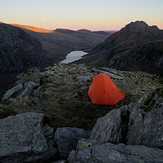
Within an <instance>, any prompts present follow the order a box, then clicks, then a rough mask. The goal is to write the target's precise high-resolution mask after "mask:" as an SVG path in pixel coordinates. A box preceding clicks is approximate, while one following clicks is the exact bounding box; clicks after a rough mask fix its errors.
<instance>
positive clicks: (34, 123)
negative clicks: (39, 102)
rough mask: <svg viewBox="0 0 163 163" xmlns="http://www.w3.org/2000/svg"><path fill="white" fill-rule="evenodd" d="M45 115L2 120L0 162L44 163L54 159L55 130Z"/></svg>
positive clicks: (29, 115) (18, 116)
mask: <svg viewBox="0 0 163 163" xmlns="http://www.w3.org/2000/svg"><path fill="white" fill-rule="evenodd" d="M43 121H44V115H43V114H40V113H34V112H30V113H24V114H18V115H16V116H9V117H7V118H4V119H1V120H0V162H2V163H14V162H15V163H16V162H39V161H40V162H42V161H45V160H47V159H49V158H51V157H53V156H54V155H55V154H56V152H57V150H56V149H55V147H54V145H55V142H54V137H53V129H52V128H51V127H49V126H48V125H47V124H44V123H43Z"/></svg>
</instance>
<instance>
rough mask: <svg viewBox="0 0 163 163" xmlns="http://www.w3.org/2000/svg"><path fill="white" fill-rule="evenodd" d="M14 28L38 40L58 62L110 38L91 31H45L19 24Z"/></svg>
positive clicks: (107, 34)
mask: <svg viewBox="0 0 163 163" xmlns="http://www.w3.org/2000/svg"><path fill="white" fill-rule="evenodd" d="M14 26H17V27H20V28H21V29H23V30H24V31H25V32H27V33H29V34H30V35H32V36H34V37H35V38H37V40H38V41H39V42H41V44H42V46H43V48H44V49H45V50H47V51H48V52H49V53H50V55H52V56H53V57H55V60H56V61H61V60H63V59H64V58H65V56H66V55H67V54H68V53H69V52H71V51H73V50H84V49H91V48H93V47H95V46H96V45H97V44H99V43H101V42H103V41H104V40H105V39H106V38H107V37H108V36H110V34H109V33H106V34H105V35H103V34H98V33H94V32H91V31H89V30H78V31H74V30H69V29H56V30H45V29H42V28H36V27H32V26H25V25H18V24H14Z"/></svg>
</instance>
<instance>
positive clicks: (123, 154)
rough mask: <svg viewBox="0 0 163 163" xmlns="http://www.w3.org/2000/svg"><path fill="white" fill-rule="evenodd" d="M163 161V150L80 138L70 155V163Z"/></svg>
mask: <svg viewBox="0 0 163 163" xmlns="http://www.w3.org/2000/svg"><path fill="white" fill-rule="evenodd" d="M162 161H163V150H160V149H156V148H149V147H145V146H140V145H124V144H111V143H99V142H96V141H95V140H86V139H80V140H79V143H78V148H77V150H76V152H75V153H74V151H73V152H71V153H70V155H69V156H68V162H69V163H88V162H89V163H99V162H101V163H124V162H125V163H131V162H132V163H138V162H151V163H152V162H153V163H161V162H162Z"/></svg>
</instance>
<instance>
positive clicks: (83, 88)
mask: <svg viewBox="0 0 163 163" xmlns="http://www.w3.org/2000/svg"><path fill="white" fill-rule="evenodd" d="M87 88H88V87H86V86H82V87H80V89H81V90H86V89H87Z"/></svg>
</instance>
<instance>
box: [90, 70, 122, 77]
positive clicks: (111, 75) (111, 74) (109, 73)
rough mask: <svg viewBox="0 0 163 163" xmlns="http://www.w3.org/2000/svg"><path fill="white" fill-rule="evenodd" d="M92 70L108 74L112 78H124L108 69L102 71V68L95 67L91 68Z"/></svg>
mask: <svg viewBox="0 0 163 163" xmlns="http://www.w3.org/2000/svg"><path fill="white" fill-rule="evenodd" d="M92 70H93V71H95V72H97V73H103V74H106V75H109V76H110V77H111V78H112V79H118V80H125V79H124V78H122V77H121V76H119V75H116V74H113V73H111V72H108V71H103V70H99V69H96V68H92ZM112 72H114V71H112Z"/></svg>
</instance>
